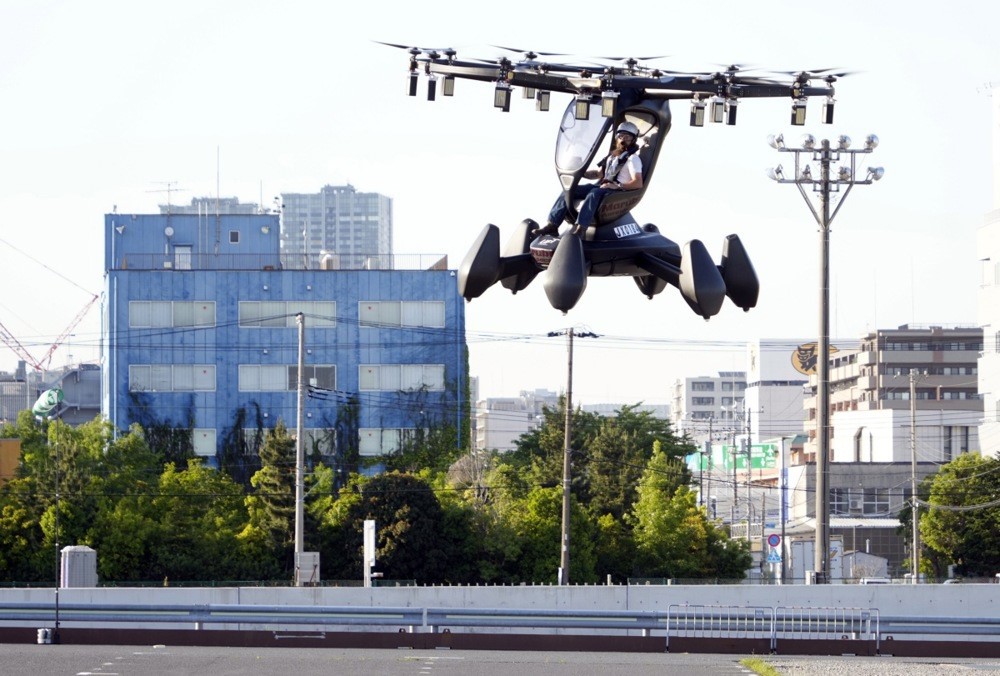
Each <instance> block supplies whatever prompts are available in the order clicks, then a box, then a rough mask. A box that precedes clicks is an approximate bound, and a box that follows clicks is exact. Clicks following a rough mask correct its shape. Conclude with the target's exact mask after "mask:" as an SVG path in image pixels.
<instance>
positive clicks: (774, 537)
mask: <svg viewBox="0 0 1000 676" xmlns="http://www.w3.org/2000/svg"><path fill="white" fill-rule="evenodd" d="M767 544H769V545H771V546H772V547H777V546H778V545H780V544H781V536H780V535H778V534H777V533H771V534H770V535H768V536H767Z"/></svg>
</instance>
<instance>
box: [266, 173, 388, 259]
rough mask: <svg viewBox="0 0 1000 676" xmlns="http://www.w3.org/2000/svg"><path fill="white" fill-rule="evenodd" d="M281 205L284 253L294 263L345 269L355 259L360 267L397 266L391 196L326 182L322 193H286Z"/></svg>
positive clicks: (282, 195)
mask: <svg viewBox="0 0 1000 676" xmlns="http://www.w3.org/2000/svg"><path fill="white" fill-rule="evenodd" d="M281 205H282V206H281V247H282V253H284V254H286V256H285V260H286V261H291V262H292V265H294V266H296V267H297V266H298V264H299V263H300V262H301V265H302V267H306V268H319V267H331V268H339V267H342V265H343V264H342V263H340V261H351V263H350V266H351V267H355V268H356V267H358V266H359V265H362V264H363V265H364V267H366V268H370V269H383V268H384V269H391V267H392V264H391V262H390V258H389V256H390V254H392V199H391V198H389V197H386V196H385V195H380V194H378V193H373V192H358V191H357V190H356V189H355V188H354V186H352V185H350V184H348V185H325V186H323V188H322V189H320V191H319V192H318V193H282V194H281ZM299 255H301V258H299ZM358 257H364V261H359V260H358Z"/></svg>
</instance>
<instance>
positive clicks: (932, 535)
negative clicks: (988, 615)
mask: <svg viewBox="0 0 1000 676" xmlns="http://www.w3.org/2000/svg"><path fill="white" fill-rule="evenodd" d="M928 502H929V503H930V504H931V507H930V508H929V510H926V511H925V508H923V507H921V510H920V536H921V539H922V540H923V543H924V545H925V546H926V547H927V548H928V549H930V550H932V551H933V552H935V553H938V554H940V555H942V556H943V557H944V558H945V560H946V561H947V562H950V563H954V564H956V565H957V568H956V572H957V573H958V574H960V575H965V576H980V577H992V576H993V575H995V574H996V573H997V572H1000V563H998V562H1000V528H998V526H1000V460H998V459H997V458H995V457H982V456H979V455H975V454H972V453H966V454H963V455H960V456H959V457H957V458H955V459H954V460H952V461H951V462H950V463H948V464H946V465H944V466H943V467H942V468H941V470H940V471H939V472H938V473H937V475H936V476H935V477H934V480H933V482H932V484H931V490H930V496H929V498H928ZM921 567H923V566H921Z"/></svg>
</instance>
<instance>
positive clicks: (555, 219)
mask: <svg viewBox="0 0 1000 676" xmlns="http://www.w3.org/2000/svg"><path fill="white" fill-rule="evenodd" d="M638 137H639V128H638V127H636V126H635V125H634V124H632V123H631V122H622V123H621V124H620V125H618V129H617V131H616V132H615V145H614V148H613V149H612V151H611V153H610V154H609V155H608V156H607V157H605V158H604V159H603V160H601V161H600V162H598V164H597V166H598V168H597V169H588V170H587V171H586V173H585V174H584V177H585V178H593V179H600V180H599V181H598V182H596V183H584V184H577V185H576V186H574V187H573V191H572V193H571V194H570V198H571V199H573V200H578V199H582V200H583V203H582V204H580V214H579V216H578V217H577V219H576V225H577V227H576V229H575V230H574V231H575V232H582V231H583V230H585V229H586V228H589V227H590V226H592V225H593V224H594V219H595V217H596V216H597V210H598V208H599V207H600V206H601V201H602V200H603V199H604V197H605V196H606V195H609V194H610V193H613V192H618V191H620V190H638V189H639V188H641V187H642V162H641V161H640V160H639V146H638V145H637V144H636V139H637V138H638ZM568 211H569V208H568V207H567V205H566V197H565V193H563V194H560V195H559V197H558V198H557V199H556V201H555V204H553V205H552V211H550V212H549V219H548V223H547V224H546V226H545V227H544V228H540V229H539V230H538V232H537V233H536V234H537V235H556V234H558V233H559V226H560V224H562V222H563V221H564V220H566V214H567V213H568Z"/></svg>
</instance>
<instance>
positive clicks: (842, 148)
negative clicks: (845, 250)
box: [768, 134, 885, 582]
mask: <svg viewBox="0 0 1000 676" xmlns="http://www.w3.org/2000/svg"><path fill="white" fill-rule="evenodd" d="M768 142H769V143H770V145H771V147H772V148H775V149H776V150H778V152H783V153H794V156H795V173H794V176H793V177H791V178H786V177H785V175H784V170H783V169H782V167H781V166H780V165H779V166H778V167H777V168H776V169H771V170H769V171H768V176H769V177H770V178H771V179H773V180H775V181H777V182H778V183H793V184H795V186H796V187H797V188H798V189H799V193H800V194H801V195H802V198H803V199H804V200H805V202H806V205H807V206H808V207H809V210H810V211H811V212H812V214H813V217H814V218H815V219H816V222H817V223H818V224H819V230H820V254H819V257H820V284H819V286H820V302H819V305H820V315H819V346H818V347H819V349H818V351H817V352H818V354H817V364H816V373H817V386H816V409H817V411H816V413H817V415H816V440H817V449H816V482H815V485H816V552H817V555H816V557H815V559H816V561H815V564H814V568H815V572H816V578H817V579H816V581H817V582H827V581H828V580H827V575H828V573H829V563H828V558H829V556H830V523H829V522H830V511H829V489H828V486H827V480H828V477H829V472H830V223H831V222H832V221H833V219H834V218H835V217H836V215H837V213H838V212H839V211H840V208H841V207H842V206H844V201H845V200H846V199H847V195H848V194H849V193H850V191H851V189H852V188H853V187H854V186H855V185H871V183H872V182H874V181H878V180H880V179H881V178H882V176H883V174H884V173H885V172H884V170H883V169H882V167H871V168H869V169H868V173H867V176H866V178H864V179H859V178H858V177H857V175H856V173H855V171H856V168H857V166H856V156H857V155H858V154H867V153H870V152H872V151H873V150H874V149H875V148H876V147H877V146H878V137H877V136H875V135H874V134H870V135H869V136H868V137H867V138H866V139H865V145H864V148H861V149H858V150H850V149H849V148H850V145H851V140H850V138H848V137H847V136H841V137H839V138H838V139H837V148H836V149H835V150H834V149H832V148H831V145H830V141H829V140H823V141H822V142H821V143H820V147H819V148H818V149H817V148H816V147H815V143H816V139H815V138H813V136H812V135H811V134H807V135H806V136H805V137H804V139H803V146H802V149H796V148H788V147H786V146H785V141H784V138H783V137H782V136H781V135H779V136H772V137H771V138H769V139H768ZM803 154H805V155H807V156H809V157H810V159H808V160H807V162H806V164H805V166H803V165H802V163H801V161H800V160H801V155H803ZM845 155H846V156H847V157H848V158H849V159H850V167H847V166H843V165H842V166H841V167H840V169H839V171H838V175H837V176H836V177H832V178H831V176H830V166H831V163H832V162H834V161H837V162H839V161H840V160H841V157H842V156H845ZM809 161H812V162H818V163H819V165H820V177H819V179H818V180H816V179H813V177H812V173H811V171H810V166H809V164H808V162H809ZM805 185H809V186H812V192H813V193H816V194H818V195H819V201H820V206H821V209H820V210H819V212H817V211H816V209H815V208H814V206H813V204H812V202H811V201H810V199H809V195H808V193H807V192H806V190H805V188H804V187H803V186H805ZM841 186H844V188H845V189H844V190H843V192H839V191H840V187H841ZM831 188H832V190H833V191H837V192H839V194H840V200H839V201H838V203H837V207H836V209H833V210H832V211H831V205H830V193H831Z"/></svg>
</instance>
